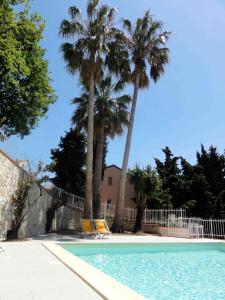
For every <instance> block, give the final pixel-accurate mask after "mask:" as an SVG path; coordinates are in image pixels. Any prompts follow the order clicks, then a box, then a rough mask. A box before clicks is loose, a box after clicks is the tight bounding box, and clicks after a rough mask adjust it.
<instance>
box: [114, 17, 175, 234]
mask: <svg viewBox="0 0 225 300" xmlns="http://www.w3.org/2000/svg"><path fill="white" fill-rule="evenodd" d="M123 27H124V30H125V32H124V33H123V32H120V33H118V34H117V39H118V41H117V47H118V44H120V45H121V47H122V48H123V49H125V50H126V51H127V52H128V54H129V59H130V60H129V64H130V69H131V77H130V80H131V82H132V84H133V86H134V92H133V99H132V107H131V114H130V121H129V126H128V133H127V140H126V146H125V152H124V158H123V165H122V172H121V177H120V186H119V192H118V198H117V206H116V213H115V218H114V222H113V225H112V231H113V232H122V231H123V222H122V212H123V206H124V194H125V184H126V176H127V167H128V159H129V153H130V147H131V138H132V131H133V125H134V116H135V110H136V104H137V99H138V92H139V89H142V88H148V86H149V81H150V79H149V77H150V78H151V79H152V80H153V81H154V82H157V80H158V79H159V78H160V76H161V74H163V73H164V68H165V65H166V64H167V63H168V54H169V49H168V48H166V47H165V43H166V41H167V40H168V38H169V35H170V33H169V32H167V31H163V25H162V23H161V22H159V21H157V20H155V19H154V18H153V17H152V16H151V15H150V13H149V11H147V12H146V13H145V15H144V17H143V18H142V19H141V18H139V19H137V21H136V23H135V24H134V25H132V23H131V22H130V21H129V20H125V19H124V20H123ZM118 52H119V51H118ZM111 61H112V59H111ZM117 61H119V60H117ZM148 68H149V69H150V76H148V74H147V72H148Z"/></svg>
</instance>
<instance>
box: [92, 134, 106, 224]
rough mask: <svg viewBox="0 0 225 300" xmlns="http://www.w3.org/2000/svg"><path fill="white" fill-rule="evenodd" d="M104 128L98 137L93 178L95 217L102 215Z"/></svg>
mask: <svg viewBox="0 0 225 300" xmlns="http://www.w3.org/2000/svg"><path fill="white" fill-rule="evenodd" d="M104 140H105V135H104V128H101V130H100V132H99V134H98V136H97V138H96V156H95V173H94V178H93V215H94V219H100V218H101V217H102V216H101V183H102V162H103V152H104Z"/></svg>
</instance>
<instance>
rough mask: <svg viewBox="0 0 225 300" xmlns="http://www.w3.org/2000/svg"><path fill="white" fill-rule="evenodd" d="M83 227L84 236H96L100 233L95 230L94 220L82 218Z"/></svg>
mask: <svg viewBox="0 0 225 300" xmlns="http://www.w3.org/2000/svg"><path fill="white" fill-rule="evenodd" d="M80 223H81V228H82V233H81V234H82V235H83V236H89V237H91V236H93V237H96V236H97V235H98V233H97V231H96V230H95V226H94V223H93V221H92V220H90V219H81V220H80Z"/></svg>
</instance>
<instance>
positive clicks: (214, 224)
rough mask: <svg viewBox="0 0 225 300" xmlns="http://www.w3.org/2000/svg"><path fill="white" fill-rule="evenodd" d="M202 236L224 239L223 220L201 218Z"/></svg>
mask: <svg viewBox="0 0 225 300" xmlns="http://www.w3.org/2000/svg"><path fill="white" fill-rule="evenodd" d="M202 223H203V227H204V237H206V238H214V239H225V220H223V219H209V220H202Z"/></svg>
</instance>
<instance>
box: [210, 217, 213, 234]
mask: <svg viewBox="0 0 225 300" xmlns="http://www.w3.org/2000/svg"><path fill="white" fill-rule="evenodd" d="M210 227H211V237H212V238H213V224H212V219H210Z"/></svg>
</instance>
